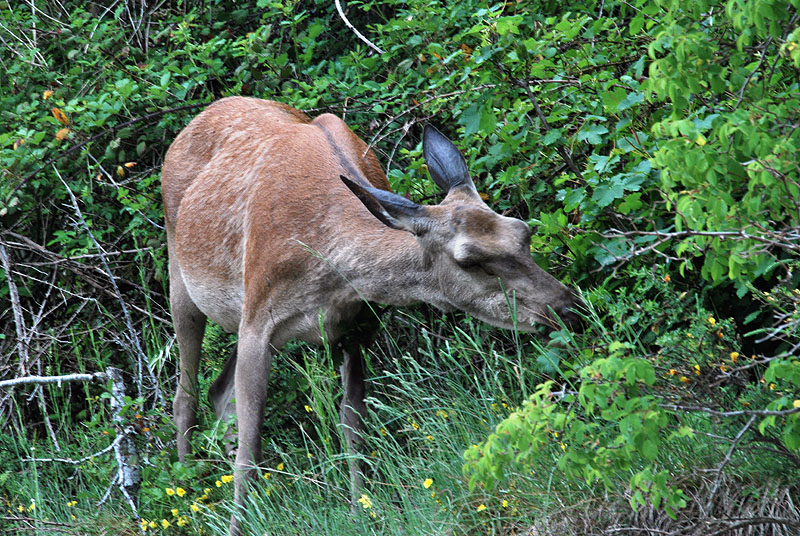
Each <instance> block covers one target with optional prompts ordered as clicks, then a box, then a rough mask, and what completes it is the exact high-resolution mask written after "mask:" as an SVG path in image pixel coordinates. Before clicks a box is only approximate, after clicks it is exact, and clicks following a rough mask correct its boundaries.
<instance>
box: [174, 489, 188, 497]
mask: <svg viewBox="0 0 800 536" xmlns="http://www.w3.org/2000/svg"><path fill="white" fill-rule="evenodd" d="M175 493H176V494H177V495H178V497H183V496H184V495H186V490H185V489H183V488H178V489H176V490H175Z"/></svg>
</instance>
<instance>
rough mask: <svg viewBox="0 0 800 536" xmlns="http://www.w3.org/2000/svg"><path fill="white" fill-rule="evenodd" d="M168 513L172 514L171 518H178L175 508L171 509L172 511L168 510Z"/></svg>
mask: <svg viewBox="0 0 800 536" xmlns="http://www.w3.org/2000/svg"><path fill="white" fill-rule="evenodd" d="M170 512H172V517H178V509H177V508H173V509H172V510H170Z"/></svg>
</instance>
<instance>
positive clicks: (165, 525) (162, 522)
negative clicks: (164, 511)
mask: <svg viewBox="0 0 800 536" xmlns="http://www.w3.org/2000/svg"><path fill="white" fill-rule="evenodd" d="M161 526H162V527H164V528H165V529H168V528H169V521H167V520H166V519H162V520H161Z"/></svg>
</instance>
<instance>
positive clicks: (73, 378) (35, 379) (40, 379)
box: [0, 372, 108, 389]
mask: <svg viewBox="0 0 800 536" xmlns="http://www.w3.org/2000/svg"><path fill="white" fill-rule="evenodd" d="M107 379H108V375H107V374H106V373H105V372H95V373H93V374H65V375H63V376H22V377H20V378H12V379H10V380H3V381H0V389H3V388H8V387H14V386H17V385H45V384H49V383H55V384H57V385H58V386H59V387H61V384H62V383H67V382H100V381H105V380H107Z"/></svg>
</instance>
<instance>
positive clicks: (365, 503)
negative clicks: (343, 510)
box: [358, 493, 372, 510]
mask: <svg viewBox="0 0 800 536" xmlns="http://www.w3.org/2000/svg"><path fill="white" fill-rule="evenodd" d="M358 502H359V503H360V504H361V506H362V507H363V508H364V509H365V510H366V509H368V508H372V500H371V499H370V498H369V497H368V496H367V494H366V493H362V494H361V498H360V499H358Z"/></svg>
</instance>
